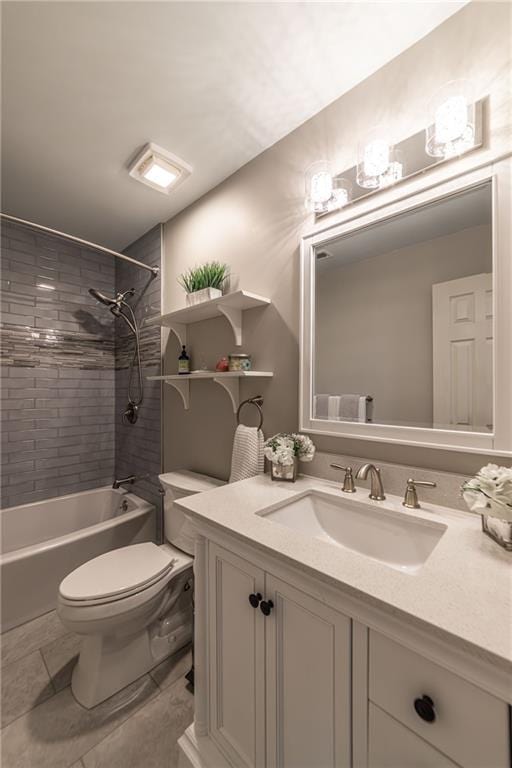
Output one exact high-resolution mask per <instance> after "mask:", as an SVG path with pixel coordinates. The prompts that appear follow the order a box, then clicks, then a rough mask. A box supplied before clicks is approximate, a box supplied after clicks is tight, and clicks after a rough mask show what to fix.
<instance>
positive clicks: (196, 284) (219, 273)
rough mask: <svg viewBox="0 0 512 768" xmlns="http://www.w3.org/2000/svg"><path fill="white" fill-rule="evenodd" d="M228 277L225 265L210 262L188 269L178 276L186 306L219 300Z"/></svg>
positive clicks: (227, 269)
mask: <svg viewBox="0 0 512 768" xmlns="http://www.w3.org/2000/svg"><path fill="white" fill-rule="evenodd" d="M228 277H229V267H228V266H227V264H221V263H220V262H219V261H210V262H207V263H206V264H203V265H202V266H200V267H191V268H190V269H188V270H187V271H186V272H184V273H183V274H182V275H180V276H179V278H178V283H179V284H180V285H181V287H182V288H184V289H185V291H186V293H187V305H188V306H193V305H194V304H201V303H202V302H203V301H210V300H211V299H218V298H220V297H221V296H222V293H223V289H224V286H225V284H226V281H227V279H228Z"/></svg>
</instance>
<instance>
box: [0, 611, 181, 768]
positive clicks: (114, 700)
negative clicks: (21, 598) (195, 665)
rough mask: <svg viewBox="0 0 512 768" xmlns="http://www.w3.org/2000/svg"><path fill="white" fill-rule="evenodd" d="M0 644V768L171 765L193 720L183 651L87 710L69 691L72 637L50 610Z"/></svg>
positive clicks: (73, 648) (158, 767) (73, 656)
mask: <svg viewBox="0 0 512 768" xmlns="http://www.w3.org/2000/svg"><path fill="white" fill-rule="evenodd" d="M0 642H1V646H2V652H1V664H2V668H1V676H2V681H1V686H2V696H1V728H2V730H1V742H2V744H1V765H2V768H35V767H36V766H37V768H107V767H108V768H176V766H177V760H178V750H177V740H178V738H179V737H180V736H181V734H182V733H183V731H184V730H185V729H186V728H187V726H188V725H189V724H190V723H191V722H192V718H193V696H192V695H191V694H190V693H189V691H188V690H187V688H186V681H185V679H184V675H185V673H186V672H188V670H189V669H190V664H191V654H190V650H189V649H185V650H183V651H180V652H178V653H176V654H175V655H174V656H171V657H170V658H169V659H166V660H165V661H163V662H162V663H161V664H159V665H158V666H157V667H155V668H154V669H153V670H151V672H150V673H149V674H147V675H144V676H143V677H141V678H140V679H139V680H136V681H135V682H134V683H132V684H131V685H129V686H128V687H127V688H124V689H123V690H122V691H120V692H119V693H117V694H115V696H112V697H111V698H110V699H108V700H107V701H105V702H103V703H102V704H99V705H98V706H97V707H94V709H91V710H88V709H84V708H83V707H81V706H80V705H79V704H78V703H77V702H76V701H75V699H74V698H73V695H72V693H71V688H70V682H71V672H72V669H73V665H74V662H75V659H76V655H77V653H78V646H79V643H78V638H77V637H76V635H73V634H69V633H67V632H66V630H65V628H64V627H63V626H62V624H61V623H60V621H59V619H58V617H57V614H56V613H55V611H52V612H51V613H47V614H45V615H44V616H40V617H39V618H37V619H34V621H31V622H29V623H28V624H23V625H22V626H21V627H16V628H15V629H12V630H10V631H9V632H6V633H5V634H4V635H2V636H1V638H0Z"/></svg>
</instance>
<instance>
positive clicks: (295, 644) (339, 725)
mask: <svg viewBox="0 0 512 768" xmlns="http://www.w3.org/2000/svg"><path fill="white" fill-rule="evenodd" d="M208 560H209V565H208V575H209V579H208V581H209V601H208V603H209V605H208V627H209V633H210V655H209V660H210V663H209V672H210V677H209V688H210V697H209V699H210V736H211V738H212V739H213V740H214V741H215V742H216V743H217V745H218V746H219V747H220V749H221V750H222V751H223V752H224V753H225V754H226V755H227V757H228V758H229V759H230V760H231V761H232V763H233V765H235V766H240V767H242V766H243V768H262V767H263V766H267V767H268V768H313V767H314V768H320V767H321V768H349V766H350V760H351V757H350V755H351V735H350V733H351V727H350V725H351V724H350V696H351V678H350V631H351V622H350V619H348V618H347V617H346V616H343V615H342V614H341V613H339V612H338V611H336V610H334V609H332V608H330V607H328V606H326V605H325V604H323V603H322V602H321V601H319V600H318V599H315V598H313V597H310V596H309V595H307V594H304V593H303V592H301V591H300V590H298V589H295V588H294V587H292V586H290V585H289V584H287V583H286V582H284V581H282V580H280V579H277V578H275V577H274V576H272V575H270V574H268V573H266V572H265V571H264V570H263V569H261V568H258V567H257V566H254V565H252V564H251V563H249V562H247V561H246V560H243V559H241V558H240V557H238V556H236V555H234V554H233V553H231V552H229V551H228V550H226V549H224V548H222V547H219V546H217V545H213V544H210V546H209V557H208ZM250 596H252V597H251V599H252V601H253V605H251V602H250V601H249V598H250ZM262 609H263V610H262Z"/></svg>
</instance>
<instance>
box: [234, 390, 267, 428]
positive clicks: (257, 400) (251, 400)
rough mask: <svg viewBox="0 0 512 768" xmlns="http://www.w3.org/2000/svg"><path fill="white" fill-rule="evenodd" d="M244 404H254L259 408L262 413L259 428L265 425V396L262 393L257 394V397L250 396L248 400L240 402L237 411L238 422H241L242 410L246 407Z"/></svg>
mask: <svg viewBox="0 0 512 768" xmlns="http://www.w3.org/2000/svg"><path fill="white" fill-rule="evenodd" d="M244 405H254V407H255V408H257V409H258V413H259V414H260V423H259V424H258V429H261V428H262V426H263V410H262V408H261V406H262V405H263V398H262V396H261V395H256V397H250V398H249V399H248V400H244V401H243V402H241V403H240V405H239V406H238V410H237V412H236V423H237V424H240V411H241V410H242V408H243V407H244Z"/></svg>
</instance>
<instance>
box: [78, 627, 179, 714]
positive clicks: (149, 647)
mask: <svg viewBox="0 0 512 768" xmlns="http://www.w3.org/2000/svg"><path fill="white" fill-rule="evenodd" d="M184 618H185V617H184ZM161 630H162V624H161V622H159V621H156V622H153V623H152V624H151V625H150V626H149V627H146V628H145V629H143V630H141V631H140V632H138V633H137V634H134V635H130V636H116V635H112V636H108V635H107V636H105V635H88V636H86V637H84V638H83V640H82V646H81V649H80V656H79V658H78V662H77V664H76V666H75V668H74V670H73V676H72V680H71V690H72V692H73V695H74V697H75V699H76V700H77V701H78V703H79V704H81V705H82V706H83V707H86V708H87V709H91V708H92V707H95V706H96V705H97V704H100V703H101V702H102V701H105V699H108V698H109V697H110V696H113V695H114V693H117V692H118V691H120V690H121V689H122V688H125V687H126V686H127V685H130V683H133V682H134V681H135V680H137V678H139V677H142V675H145V674H146V673H147V672H149V671H150V670H151V669H153V667H155V666H156V665H157V664H159V663H160V662H161V661H163V660H164V659H166V658H167V657H168V656H171V655H172V654H173V653H176V651H179V650H180V649H181V648H183V647H185V646H186V645H188V643H190V642H191V641H192V621H191V620H188V621H187V620H186V621H184V622H183V623H182V624H180V625H179V626H178V627H177V628H176V629H175V630H171V631H170V632H169V634H166V635H163V636H162V633H161Z"/></svg>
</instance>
